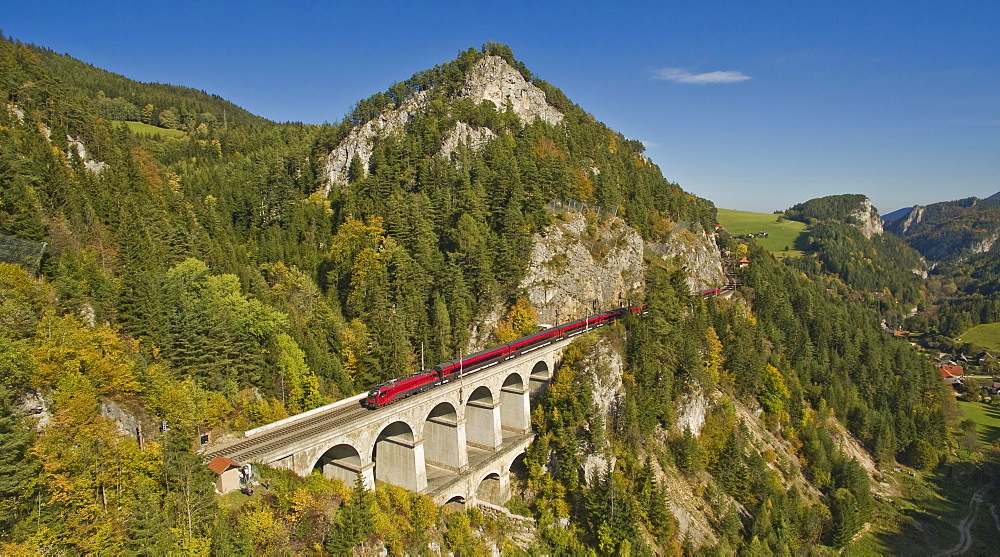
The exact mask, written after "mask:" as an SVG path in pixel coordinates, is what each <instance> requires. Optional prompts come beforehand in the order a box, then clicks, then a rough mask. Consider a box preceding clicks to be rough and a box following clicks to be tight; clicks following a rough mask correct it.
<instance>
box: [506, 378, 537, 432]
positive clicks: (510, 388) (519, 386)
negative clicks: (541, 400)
mask: <svg viewBox="0 0 1000 557" xmlns="http://www.w3.org/2000/svg"><path fill="white" fill-rule="evenodd" d="M500 428H501V429H502V430H503V431H507V432H510V433H512V434H516V435H520V434H524V433H527V432H528V431H530V430H531V404H530V401H529V400H528V389H526V388H525V385H524V379H523V378H522V377H521V374H519V373H511V374H510V375H508V376H507V378H506V379H504V381H503V385H502V386H501V387H500Z"/></svg>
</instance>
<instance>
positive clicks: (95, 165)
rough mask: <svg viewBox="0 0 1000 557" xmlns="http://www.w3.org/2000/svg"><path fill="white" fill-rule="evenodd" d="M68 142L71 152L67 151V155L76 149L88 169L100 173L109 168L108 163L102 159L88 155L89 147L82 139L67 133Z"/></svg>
mask: <svg viewBox="0 0 1000 557" xmlns="http://www.w3.org/2000/svg"><path fill="white" fill-rule="evenodd" d="M66 142H67V143H68V144H69V152H68V153H67V156H70V155H71V154H72V153H73V152H74V151H75V152H76V155H77V156H78V157H80V160H81V161H83V166H84V167H85V168H86V169H87V170H89V171H91V172H94V173H100V172H102V171H103V170H104V169H105V168H107V166H108V165H107V164H106V163H104V162H102V161H96V160H94V159H92V158H90V157H89V156H87V147H86V146H84V144H83V142H82V141H80V140H79V139H75V138H73V137H71V136H68V135H67V136H66Z"/></svg>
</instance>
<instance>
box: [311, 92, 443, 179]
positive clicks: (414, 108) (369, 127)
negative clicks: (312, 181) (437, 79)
mask: <svg viewBox="0 0 1000 557" xmlns="http://www.w3.org/2000/svg"><path fill="white" fill-rule="evenodd" d="M427 95H428V92H427V91H420V92H419V93H417V94H416V95H414V96H413V97H412V98H410V99H408V100H407V101H405V102H404V103H403V104H402V105H401V106H399V107H397V108H394V109H390V110H385V111H383V112H382V114H380V115H379V116H378V118H374V119H372V120H369V121H368V122H365V123H364V125H362V126H358V127H356V128H354V129H353V130H351V133H350V134H348V136H347V137H346V138H345V139H344V140H343V141H341V142H340V145H337V147H336V148H334V150H333V151H331V152H330V155H329V156H328V157H327V159H326V178H327V186H326V191H324V192H323V193H324V195H325V194H328V193H330V188H331V187H334V186H343V185H347V181H348V170H349V169H350V168H351V161H352V160H354V159H355V158H357V159H358V161H359V162H360V163H361V167H362V168H364V169H366V170H367V168H368V162H369V161H370V160H371V158H372V146H373V143H374V141H375V138H376V137H379V136H386V135H389V134H392V133H396V132H401V131H402V130H403V128H404V126H406V123H407V122H409V121H410V120H411V119H412V118H413V115H414V114H416V113H417V112H418V111H419V110H421V109H423V108H424V106H426V104H427Z"/></svg>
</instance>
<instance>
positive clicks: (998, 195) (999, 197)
mask: <svg viewBox="0 0 1000 557" xmlns="http://www.w3.org/2000/svg"><path fill="white" fill-rule="evenodd" d="M986 199H989V200H990V201H993V200H996V199H1000V191H998V192H996V193H994V194H993V195H991V196H989V197H987V198H986Z"/></svg>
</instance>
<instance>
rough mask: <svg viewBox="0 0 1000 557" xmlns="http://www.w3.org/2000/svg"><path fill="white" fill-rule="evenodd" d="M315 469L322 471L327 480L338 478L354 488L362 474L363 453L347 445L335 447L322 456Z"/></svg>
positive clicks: (342, 444)
mask: <svg viewBox="0 0 1000 557" xmlns="http://www.w3.org/2000/svg"><path fill="white" fill-rule="evenodd" d="M313 469H314V470H320V471H321V472H323V475H324V476H326V477H327V478H337V479H338V480H340V481H342V482H344V483H345V484H347V485H348V486H353V485H354V481H355V480H356V479H357V477H358V474H360V473H362V465H361V453H359V452H358V450H357V449H356V448H354V446H352V445H349V444H347V443H341V444H339V445H334V446H333V447H330V448H329V449H327V450H326V452H324V453H323V454H322V455H320V457H319V460H317V461H316V466H314V467H313Z"/></svg>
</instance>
